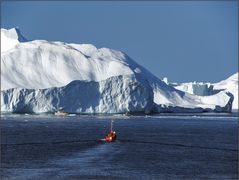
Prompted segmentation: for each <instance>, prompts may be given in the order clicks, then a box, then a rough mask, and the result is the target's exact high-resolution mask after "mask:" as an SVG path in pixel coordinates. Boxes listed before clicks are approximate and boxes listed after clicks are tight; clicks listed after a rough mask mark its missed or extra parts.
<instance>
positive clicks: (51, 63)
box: [1, 29, 233, 113]
mask: <svg viewBox="0 0 239 180" xmlns="http://www.w3.org/2000/svg"><path fill="white" fill-rule="evenodd" d="M8 31H9V32H15V33H8ZM19 33H20V31H19V30H16V29H10V30H6V29H1V37H4V36H6V34H8V36H7V37H8V38H10V39H11V41H12V43H6V41H5V40H4V39H6V38H7V37H4V38H1V46H2V48H3V50H4V51H1V111H2V112H19V113H22V112H32V113H42V112H55V111H56V110H58V109H59V108H60V107H63V110H64V111H66V112H71V113H126V112H129V113H134V112H135V113H136V112H142V113H150V112H205V111H217V112H230V111H231V106H232V101H233V96H232V94H230V93H229V92H219V93H217V94H213V95H211V96H197V95H193V94H189V93H186V92H183V91H180V90H177V89H175V88H174V87H172V86H170V85H167V84H166V83H165V82H163V81H161V80H160V79H158V78H157V77H155V76H154V75H153V74H151V73H150V72H149V71H148V70H146V69H145V68H143V67H142V66H140V65H138V64H137V63H136V62H135V61H133V60H132V59H131V58H130V57H129V56H127V55H126V54H124V53H122V52H120V51H116V50H112V49H108V48H100V49H97V48H96V47H95V46H93V45H91V44H67V43H63V42H49V41H45V40H34V41H26V39H25V38H23V36H22V35H21V34H19ZM9 34H10V35H9ZM2 39H3V40H2ZM14 39H15V40H14ZM9 44H10V45H9Z"/></svg>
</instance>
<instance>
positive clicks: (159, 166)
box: [1, 114, 238, 180]
mask: <svg viewBox="0 0 239 180" xmlns="http://www.w3.org/2000/svg"><path fill="white" fill-rule="evenodd" d="M111 120H113V129H114V130H115V131H116V133H117V141H116V142H114V143H105V142H101V141H99V139H101V138H104V137H105V136H106V134H107V133H108V132H109V129H110V121H111ZM87 178H91V179H209V178H210V179H237V178H238V117H237V114H176V115H175V114H163V115H154V116H121V115H118V116H83V115H75V116H73V115H71V116H66V117H57V116H53V115H2V116H1V179H20V180H21V179H23V180H27V179H51V180H52V179H87Z"/></svg>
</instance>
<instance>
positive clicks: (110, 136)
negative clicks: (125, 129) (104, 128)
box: [101, 121, 116, 142]
mask: <svg viewBox="0 0 239 180" xmlns="http://www.w3.org/2000/svg"><path fill="white" fill-rule="evenodd" d="M101 140H102V141H106V142H114V141H115V140H116V132H115V131H113V121H111V123H110V132H109V133H108V135H107V136H106V137H105V138H104V139H101Z"/></svg>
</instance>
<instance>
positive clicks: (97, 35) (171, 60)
mask: <svg viewBox="0 0 239 180" xmlns="http://www.w3.org/2000/svg"><path fill="white" fill-rule="evenodd" d="M1 5H2V7H1V8H2V11H1V13H2V14H1V18H2V19H1V20H2V24H1V27H3V28H12V27H19V28H20V30H21V32H22V34H23V35H24V36H25V37H26V38H28V39H46V40H57V41H64V42H74V43H91V44H94V45H95V46H96V47H98V48H100V47H109V48H112V49H116V50H121V51H123V52H125V53H127V54H128V55H129V56H130V57H132V58H133V59H134V60H135V61H136V62H138V63H139V64H141V65H143V66H144V67H146V68H147V69H148V70H150V71H151V72H152V73H153V74H155V75H156V76H158V77H159V78H163V77H165V76H166V77H168V79H169V81H176V82H188V81H194V80H195V81H204V82H208V81H210V82H217V81H220V80H222V79H225V78H227V77H228V76H229V75H232V74H233V73H235V72H237V71H238V50H237V49H238V18H237V14H238V8H237V1H192V2H190V1H170V2H165V1H151V2H146V1H138V2H137V1H131V2H125V1H118V2H112V1H111V2H110V1H102V2H95V1H91V2H86V1H82V2H76V1H72V2H66V1H61V2H46V1H39V2H26V1H23V2H16V1H13V2H2V4H1Z"/></svg>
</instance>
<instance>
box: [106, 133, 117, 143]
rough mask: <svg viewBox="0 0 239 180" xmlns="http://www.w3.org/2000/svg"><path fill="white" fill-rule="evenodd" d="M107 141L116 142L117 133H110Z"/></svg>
mask: <svg viewBox="0 0 239 180" xmlns="http://www.w3.org/2000/svg"><path fill="white" fill-rule="evenodd" d="M105 140H106V141H115V140H116V133H115V131H110V132H109V134H108V135H107V136H106V138H105Z"/></svg>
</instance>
